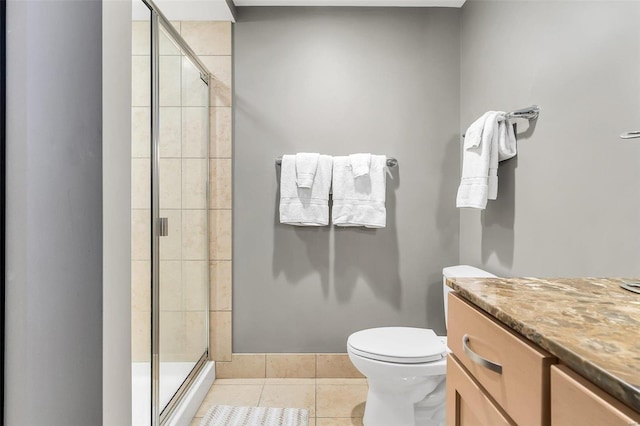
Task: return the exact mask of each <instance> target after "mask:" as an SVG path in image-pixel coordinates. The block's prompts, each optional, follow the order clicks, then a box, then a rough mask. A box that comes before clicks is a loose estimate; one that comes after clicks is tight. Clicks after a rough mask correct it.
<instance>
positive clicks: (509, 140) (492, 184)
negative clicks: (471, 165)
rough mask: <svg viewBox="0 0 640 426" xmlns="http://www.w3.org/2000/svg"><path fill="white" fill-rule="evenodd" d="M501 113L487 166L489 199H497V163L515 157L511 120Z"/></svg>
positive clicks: (514, 139)
mask: <svg viewBox="0 0 640 426" xmlns="http://www.w3.org/2000/svg"><path fill="white" fill-rule="evenodd" d="M505 114H506V113H504V112H501V115H500V116H499V117H498V131H497V134H496V136H494V138H493V145H492V146H491V164H490V165H489V199H490V200H495V199H497V198H498V166H499V162H501V161H504V160H508V159H510V158H513V157H515V155H516V135H515V132H514V131H513V124H512V123H511V120H509V119H506V118H504V115H505Z"/></svg>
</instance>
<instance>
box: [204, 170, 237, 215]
mask: <svg viewBox="0 0 640 426" xmlns="http://www.w3.org/2000/svg"><path fill="white" fill-rule="evenodd" d="M209 161H210V166H209V176H210V182H209V185H210V186H209V194H210V201H211V205H210V208H212V209H230V208H231V206H232V200H231V188H232V181H231V180H232V171H231V168H232V164H231V159H226V158H223V159H213V160H209Z"/></svg>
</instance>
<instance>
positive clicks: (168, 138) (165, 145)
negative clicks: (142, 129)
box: [147, 107, 182, 158]
mask: <svg viewBox="0 0 640 426" xmlns="http://www.w3.org/2000/svg"><path fill="white" fill-rule="evenodd" d="M181 110H182V108H180V107H160V138H159V142H160V143H159V151H160V158H179V157H180V155H181V153H180V151H181V150H182V147H181V141H180V140H181V132H182V131H181V129H182V123H181V121H182V116H181ZM147 143H149V141H147Z"/></svg>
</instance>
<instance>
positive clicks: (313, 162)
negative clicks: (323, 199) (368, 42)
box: [296, 152, 320, 188]
mask: <svg viewBox="0 0 640 426" xmlns="http://www.w3.org/2000/svg"><path fill="white" fill-rule="evenodd" d="M318 159H320V154H318V153H312V152H299V153H297V154H296V183H297V184H298V186H299V187H300V188H311V186H312V185H313V179H314V178H315V176H316V170H317V169H318Z"/></svg>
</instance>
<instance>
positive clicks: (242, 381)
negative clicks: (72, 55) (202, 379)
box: [214, 379, 264, 385]
mask: <svg viewBox="0 0 640 426" xmlns="http://www.w3.org/2000/svg"><path fill="white" fill-rule="evenodd" d="M214 384H215V385H264V379H216V381H215V382H214Z"/></svg>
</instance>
